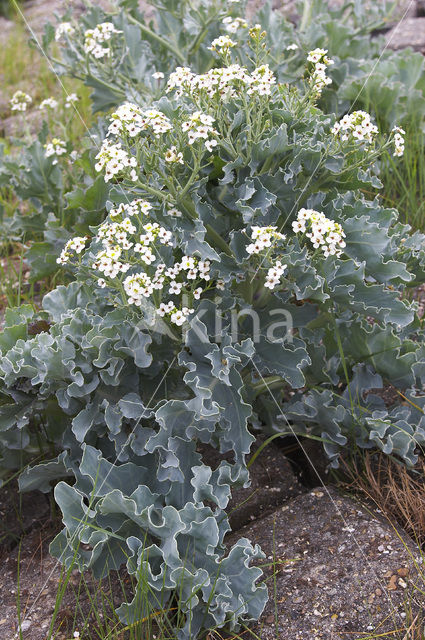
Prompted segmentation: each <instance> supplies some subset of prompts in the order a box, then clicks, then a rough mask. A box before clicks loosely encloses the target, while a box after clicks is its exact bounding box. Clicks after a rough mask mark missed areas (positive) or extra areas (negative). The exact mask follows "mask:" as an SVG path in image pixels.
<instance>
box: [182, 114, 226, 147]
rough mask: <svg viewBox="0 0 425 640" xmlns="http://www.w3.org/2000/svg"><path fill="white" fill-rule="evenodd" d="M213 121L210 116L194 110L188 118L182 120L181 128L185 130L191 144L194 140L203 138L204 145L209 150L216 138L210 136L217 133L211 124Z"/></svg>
mask: <svg viewBox="0 0 425 640" xmlns="http://www.w3.org/2000/svg"><path fill="white" fill-rule="evenodd" d="M213 122H214V118H213V117H212V116H209V115H207V114H205V113H202V112H201V111H195V113H193V114H192V115H191V116H190V118H189V120H186V122H183V124H182V130H183V131H186V132H187V134H188V140H189V144H193V143H194V142H195V141H196V140H200V139H201V140H205V147H206V148H207V149H208V151H210V152H211V151H212V150H213V148H214V147H216V146H217V140H216V139H215V138H214V137H212V136H216V135H217V134H218V131H216V130H215V129H214V127H213V126H212V124H213Z"/></svg>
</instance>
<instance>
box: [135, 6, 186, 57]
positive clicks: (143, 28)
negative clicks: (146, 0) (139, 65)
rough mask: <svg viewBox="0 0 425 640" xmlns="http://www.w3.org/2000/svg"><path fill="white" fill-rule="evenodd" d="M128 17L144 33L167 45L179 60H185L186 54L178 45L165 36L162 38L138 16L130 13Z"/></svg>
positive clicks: (164, 45)
mask: <svg viewBox="0 0 425 640" xmlns="http://www.w3.org/2000/svg"><path fill="white" fill-rule="evenodd" d="M128 19H129V20H130V22H132V23H133V24H136V25H137V26H138V27H139V28H140V30H141V31H142V32H143V33H145V34H146V35H147V36H149V37H150V38H152V39H153V40H156V41H157V42H159V43H160V44H161V45H162V46H163V47H165V48H166V49H168V50H169V51H171V53H174V55H175V56H176V58H177V60H179V61H180V62H181V63H184V62H185V57H184V55H183V54H182V53H181V52H180V51H179V50H178V49H177V47H175V46H174V45H173V44H171V43H170V42H167V41H166V40H164V38H162V37H161V36H159V35H158V34H157V33H155V32H154V31H152V30H151V29H149V27H147V26H146V25H145V24H143V22H140V20H137V18H135V17H134V16H132V15H131V14H128Z"/></svg>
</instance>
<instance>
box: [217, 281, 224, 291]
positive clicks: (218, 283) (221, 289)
mask: <svg viewBox="0 0 425 640" xmlns="http://www.w3.org/2000/svg"><path fill="white" fill-rule="evenodd" d="M215 286H216V287H217V289H219V290H220V291H224V289H225V288H226V287H225V282H224V280H217V282H216V283H215Z"/></svg>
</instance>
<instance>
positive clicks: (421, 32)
mask: <svg viewBox="0 0 425 640" xmlns="http://www.w3.org/2000/svg"><path fill="white" fill-rule="evenodd" d="M386 42H387V46H388V47H390V48H391V49H395V50H397V49H404V48H406V47H412V48H413V49H414V50H415V51H420V52H421V53H425V18H407V19H406V20H403V21H402V22H400V23H399V24H398V25H396V26H395V27H394V28H393V29H391V31H389V32H388V33H387V35H386Z"/></svg>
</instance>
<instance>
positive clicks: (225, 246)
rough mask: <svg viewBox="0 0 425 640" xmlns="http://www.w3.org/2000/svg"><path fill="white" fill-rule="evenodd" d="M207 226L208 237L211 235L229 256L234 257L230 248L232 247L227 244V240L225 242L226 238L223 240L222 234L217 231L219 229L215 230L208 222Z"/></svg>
mask: <svg viewBox="0 0 425 640" xmlns="http://www.w3.org/2000/svg"><path fill="white" fill-rule="evenodd" d="M206 228H207V237H210V238H211V240H213V241H214V243H215V244H216V246H217V247H219V248H220V249H221V250H222V251H223V252H224V253H225V254H227V255H228V256H232V257H233V253H232V250H231V249H230V247H229V245H228V244H227V242H225V240H223V238H222V237H221V235H220V234H219V233H217V231H215V229H213V228H212V226H211V225H210V224H207V225H206Z"/></svg>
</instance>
